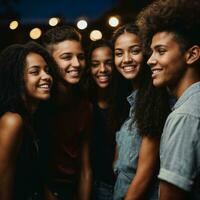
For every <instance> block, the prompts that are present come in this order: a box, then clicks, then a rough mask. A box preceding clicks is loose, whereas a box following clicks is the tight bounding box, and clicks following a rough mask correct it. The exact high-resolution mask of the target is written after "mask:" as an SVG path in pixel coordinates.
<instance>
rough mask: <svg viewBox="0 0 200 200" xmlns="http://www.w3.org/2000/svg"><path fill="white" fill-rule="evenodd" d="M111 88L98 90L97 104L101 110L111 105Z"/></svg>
mask: <svg viewBox="0 0 200 200" xmlns="http://www.w3.org/2000/svg"><path fill="white" fill-rule="evenodd" d="M109 96H110V90H109V88H108V87H107V88H98V93H97V103H98V106H99V107H100V108H107V107H108V106H109V105H108V104H109Z"/></svg>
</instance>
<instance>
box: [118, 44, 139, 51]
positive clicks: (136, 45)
mask: <svg viewBox="0 0 200 200" xmlns="http://www.w3.org/2000/svg"><path fill="white" fill-rule="evenodd" d="M134 47H142V46H141V44H134V45H132V46H129V47H128V48H129V49H130V48H134ZM115 50H122V48H116V49H115Z"/></svg>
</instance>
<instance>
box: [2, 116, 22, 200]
mask: <svg viewBox="0 0 200 200" xmlns="http://www.w3.org/2000/svg"><path fill="white" fill-rule="evenodd" d="M22 125H23V121H22V118H21V117H20V116H19V115H18V114H14V113H6V114H4V115H3V116H2V117H1V119H0V199H4V200H11V199H12V195H13V194H12V187H13V181H14V180H13V177H14V173H15V163H16V159H17V154H18V151H19V147H20V144H21V136H22Z"/></svg>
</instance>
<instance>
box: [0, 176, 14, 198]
mask: <svg viewBox="0 0 200 200" xmlns="http://www.w3.org/2000/svg"><path fill="white" fill-rule="evenodd" d="M12 186H13V180H12V175H11V174H10V173H7V172H4V173H3V174H2V173H1V175H0V199H3V200H11V199H12V195H13V193H12Z"/></svg>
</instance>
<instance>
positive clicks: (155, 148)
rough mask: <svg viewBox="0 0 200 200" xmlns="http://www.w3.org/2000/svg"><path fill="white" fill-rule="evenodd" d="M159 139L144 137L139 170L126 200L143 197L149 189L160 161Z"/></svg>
mask: <svg viewBox="0 0 200 200" xmlns="http://www.w3.org/2000/svg"><path fill="white" fill-rule="evenodd" d="M159 143H160V142H159V140H156V139H151V138H148V137H143V138H142V142H141V146H140V152H139V160H138V167H137V172H136V175H135V177H134V179H133V180H132V182H131V184H130V186H129V188H128V191H127V193H126V196H125V200H136V199H142V198H143V196H144V194H145V193H146V190H147V189H148V187H149V185H150V183H151V180H152V176H153V174H154V173H155V167H156V164H157V161H158V152H159Z"/></svg>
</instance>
